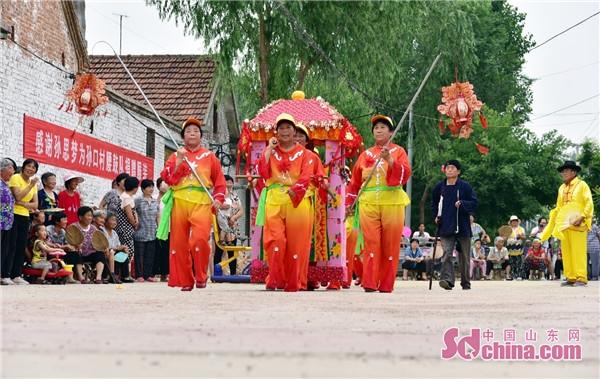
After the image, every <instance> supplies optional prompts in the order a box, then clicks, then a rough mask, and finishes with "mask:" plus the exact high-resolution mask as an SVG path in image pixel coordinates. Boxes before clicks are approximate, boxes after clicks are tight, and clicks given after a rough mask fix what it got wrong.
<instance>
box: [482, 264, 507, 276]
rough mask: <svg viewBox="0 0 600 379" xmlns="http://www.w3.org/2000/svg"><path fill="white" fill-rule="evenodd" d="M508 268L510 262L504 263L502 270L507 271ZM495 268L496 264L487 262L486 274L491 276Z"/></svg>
mask: <svg viewBox="0 0 600 379" xmlns="http://www.w3.org/2000/svg"><path fill="white" fill-rule="evenodd" d="M506 267H508V261H504V262H502V270H506ZM493 268H494V262H492V261H486V266H485V274H486V275H489V274H490V272H492V269H493Z"/></svg>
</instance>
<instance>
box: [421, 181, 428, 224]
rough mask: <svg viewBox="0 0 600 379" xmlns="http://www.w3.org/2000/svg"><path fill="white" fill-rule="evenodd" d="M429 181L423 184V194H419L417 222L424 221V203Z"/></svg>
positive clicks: (422, 222)
mask: <svg viewBox="0 0 600 379" xmlns="http://www.w3.org/2000/svg"><path fill="white" fill-rule="evenodd" d="M429 187H430V185H429V183H427V184H426V185H425V189H424V190H423V195H422V196H421V200H420V201H419V223H421V224H424V223H425V203H426V202H427V196H428V195H429Z"/></svg>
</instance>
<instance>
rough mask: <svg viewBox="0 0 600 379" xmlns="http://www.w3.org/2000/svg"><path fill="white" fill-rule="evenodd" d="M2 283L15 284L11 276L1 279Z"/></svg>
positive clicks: (4, 284)
mask: <svg viewBox="0 0 600 379" xmlns="http://www.w3.org/2000/svg"><path fill="white" fill-rule="evenodd" d="M0 285H3V286H13V285H15V282H13V281H12V280H10V278H2V279H1V280H0Z"/></svg>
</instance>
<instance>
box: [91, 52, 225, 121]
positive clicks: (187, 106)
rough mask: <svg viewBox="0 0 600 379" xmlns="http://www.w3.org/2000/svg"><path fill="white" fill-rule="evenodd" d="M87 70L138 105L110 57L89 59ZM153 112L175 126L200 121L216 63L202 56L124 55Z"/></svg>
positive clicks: (137, 96)
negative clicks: (189, 120) (173, 122)
mask: <svg viewBox="0 0 600 379" xmlns="http://www.w3.org/2000/svg"><path fill="white" fill-rule="evenodd" d="M89 58H90V70H91V71H92V72H93V73H95V74H96V75H98V77H99V78H100V79H102V80H104V81H105V82H106V84H107V85H108V86H110V87H111V88H112V89H113V90H115V91H117V92H121V93H122V94H124V95H126V96H129V97H131V98H133V99H135V100H137V101H139V102H140V103H143V104H144V105H146V104H145V101H144V98H143V97H142V95H141V94H140V93H139V91H138V89H137V88H136V87H135V84H134V83H133V81H132V80H131V79H130V78H129V76H128V75H127V73H126V72H125V70H124V69H123V66H121V64H120V63H119V61H118V60H117V58H116V57H115V56H113V55H90V57H89ZM121 59H122V60H123V62H124V63H125V65H126V66H127V68H128V69H129V71H131V74H132V75H133V77H134V78H135V79H136V80H137V82H138V83H139V85H140V87H142V89H143V90H144V92H145V93H146V96H148V99H150V102H151V103H152V105H153V106H154V108H156V110H157V111H158V112H159V113H161V114H164V115H166V116H168V117H170V118H172V119H174V120H175V121H177V122H183V121H184V120H185V119H187V118H188V117H190V116H194V117H196V118H198V119H203V118H205V116H206V112H207V107H208V105H209V102H210V96H211V93H212V90H213V84H214V81H213V79H214V77H215V72H216V63H215V61H214V60H212V58H211V57H208V56H203V55H123V56H121Z"/></svg>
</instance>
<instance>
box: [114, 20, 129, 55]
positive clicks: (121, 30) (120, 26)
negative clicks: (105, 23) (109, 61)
mask: <svg viewBox="0 0 600 379" xmlns="http://www.w3.org/2000/svg"><path fill="white" fill-rule="evenodd" d="M113 14H114V15H115V16H119V55H121V49H122V47H123V17H129V16H127V15H126V14H121V13H113Z"/></svg>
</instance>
